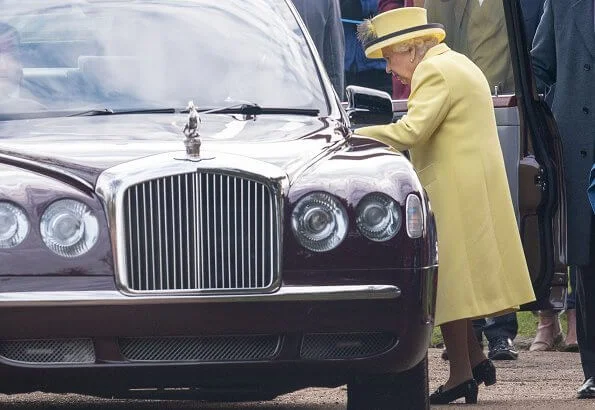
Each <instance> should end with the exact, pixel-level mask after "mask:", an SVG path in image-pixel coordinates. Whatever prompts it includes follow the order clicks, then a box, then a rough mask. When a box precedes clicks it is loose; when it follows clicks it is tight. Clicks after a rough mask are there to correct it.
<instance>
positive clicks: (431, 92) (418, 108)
mask: <svg viewBox="0 0 595 410" xmlns="http://www.w3.org/2000/svg"><path fill="white" fill-rule="evenodd" d="M411 86H412V90H411V95H410V96H409V101H408V103H407V114H406V115H405V116H403V118H401V119H400V120H399V121H397V122H396V123H394V124H388V125H376V126H371V127H363V128H358V129H357V130H355V132H356V133H357V134H360V135H364V136H367V137H370V138H373V139H375V140H378V141H380V142H382V143H384V144H386V145H388V146H390V147H393V148H395V149H396V150H398V151H404V150H408V149H410V148H412V147H414V146H415V145H417V144H419V143H422V142H424V141H426V140H428V139H429V138H430V137H431V136H432V135H433V134H434V132H435V131H436V129H437V128H438V127H439V126H440V124H441V123H442V121H443V120H444V118H445V117H446V114H447V113H448V111H449V109H450V90H449V88H448V84H447V82H446V79H445V78H444V75H443V74H442V72H441V71H440V70H439V69H438V68H437V67H435V66H434V65H433V64H431V63H430V62H428V61H426V62H422V63H420V65H418V66H417V69H416V72H415V74H414V75H413V81H412V84H411Z"/></svg>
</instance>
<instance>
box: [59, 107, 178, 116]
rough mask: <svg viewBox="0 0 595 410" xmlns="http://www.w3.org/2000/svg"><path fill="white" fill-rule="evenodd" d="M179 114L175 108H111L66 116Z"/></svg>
mask: <svg viewBox="0 0 595 410" xmlns="http://www.w3.org/2000/svg"><path fill="white" fill-rule="evenodd" d="M176 112H180V111H179V110H176V109H175V108H144V109H133V110H113V109H111V108H103V109H93V110H87V111H81V112H76V113H74V114H70V115H68V117H93V116H96V115H119V114H175V113H176Z"/></svg>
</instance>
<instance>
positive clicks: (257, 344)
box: [118, 335, 280, 362]
mask: <svg viewBox="0 0 595 410" xmlns="http://www.w3.org/2000/svg"><path fill="white" fill-rule="evenodd" d="M118 343H119V345H120V350H121V352H122V356H124V357H125V358H126V359H128V360H130V361H180V362H184V361H200V362H216V361H236V360H264V359H270V358H272V357H273V356H275V355H276V353H277V350H278V349H279V346H280V338H279V336H272V335H262V336H213V337H162V338H138V337H137V338H122V339H120V340H119V341H118Z"/></svg>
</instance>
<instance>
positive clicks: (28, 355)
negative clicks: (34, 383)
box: [0, 339, 95, 364]
mask: <svg viewBox="0 0 595 410" xmlns="http://www.w3.org/2000/svg"><path fill="white" fill-rule="evenodd" d="M0 356H1V357H4V358H6V359H8V360H12V361H14V362H19V363H35V364H76V363H81V364H82V363H95V349H94V347H93V341H92V340H91V339H64V340H62V339H37V340H3V341H0Z"/></svg>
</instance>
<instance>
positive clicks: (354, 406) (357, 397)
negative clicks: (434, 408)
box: [347, 356, 430, 410]
mask: <svg viewBox="0 0 595 410" xmlns="http://www.w3.org/2000/svg"><path fill="white" fill-rule="evenodd" d="M429 394H430V392H429V386H428V357H427V356H426V357H425V358H424V359H423V360H422V361H421V362H419V364H417V365H416V366H415V367H413V368H412V369H409V370H407V371H405V372H402V373H396V374H384V375H377V376H376V375H375V376H369V377H366V378H360V379H358V380H357V381H354V382H352V383H349V384H348V385H347V410H394V409H408V410H409V409H411V410H428V409H429V408H430V400H429Z"/></svg>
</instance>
